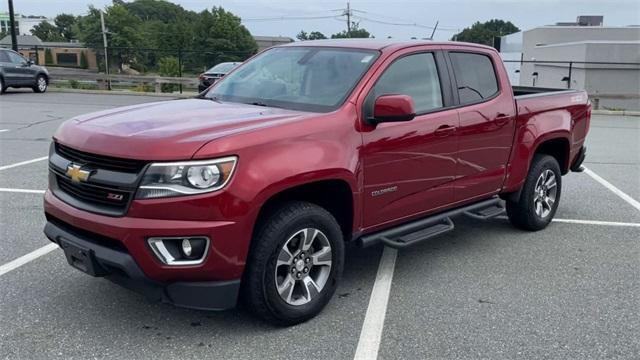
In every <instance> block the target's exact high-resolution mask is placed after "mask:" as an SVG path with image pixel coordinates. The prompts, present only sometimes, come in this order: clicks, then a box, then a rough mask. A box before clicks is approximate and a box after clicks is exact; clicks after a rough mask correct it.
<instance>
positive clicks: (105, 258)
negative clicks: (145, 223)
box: [44, 220, 240, 310]
mask: <svg viewBox="0 0 640 360" xmlns="http://www.w3.org/2000/svg"><path fill="white" fill-rule="evenodd" d="M44 233H45V234H46V236H47V237H48V238H49V239H50V240H51V241H53V242H55V243H57V244H58V245H60V247H61V248H62V250H63V251H64V252H65V256H66V257H67V261H68V262H69V264H70V265H71V266H72V267H74V268H76V269H78V270H80V271H83V272H85V273H87V274H89V275H92V276H96V277H105V278H107V279H109V280H111V281H113V282H114V283H116V284H119V285H121V286H123V287H125V288H128V289H130V290H134V291H136V292H139V293H141V294H143V295H145V296H146V297H147V298H148V299H150V300H152V301H162V302H164V303H170V304H173V305H176V306H180V307H186V308H192V309H201V310H224V309H229V308H233V307H234V306H235V305H236V302H237V298H238V293H239V289H240V280H228V281H199V282H185V281H176V282H158V281H154V280H151V279H150V278H148V277H147V276H146V275H145V274H144V272H143V271H142V270H141V269H140V267H139V266H138V264H137V263H136V261H135V260H134V259H133V257H132V256H131V255H130V254H129V253H128V252H127V251H126V249H125V248H123V247H122V248H121V247H119V246H118V245H117V243H113V244H110V243H105V242H104V240H102V239H99V236H96V237H92V236H90V235H88V234H87V233H84V232H79V231H77V230H75V229H72V228H70V227H68V226H65V225H64V223H60V222H57V221H53V220H50V221H48V222H47V224H46V226H45V228H44Z"/></svg>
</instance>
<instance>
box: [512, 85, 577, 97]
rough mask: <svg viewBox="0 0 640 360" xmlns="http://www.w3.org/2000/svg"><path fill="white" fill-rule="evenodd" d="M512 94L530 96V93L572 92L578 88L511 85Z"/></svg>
mask: <svg viewBox="0 0 640 360" xmlns="http://www.w3.org/2000/svg"><path fill="white" fill-rule="evenodd" d="M511 88H512V89H513V96H515V97H522V96H531V95H552V94H556V93H559V92H574V91H578V90H571V89H555V88H541V87H534V86H512V87H511Z"/></svg>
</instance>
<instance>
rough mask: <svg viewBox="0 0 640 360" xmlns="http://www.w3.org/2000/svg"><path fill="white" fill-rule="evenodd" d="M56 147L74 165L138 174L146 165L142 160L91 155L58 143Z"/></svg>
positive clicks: (57, 151)
mask: <svg viewBox="0 0 640 360" xmlns="http://www.w3.org/2000/svg"><path fill="white" fill-rule="evenodd" d="M55 146H56V153H58V155H60V156H62V157H63V158H65V159H67V160H69V161H72V162H74V163H78V164H82V165H86V166H87V167H91V168H97V169H105V170H111V171H121V172H128V173H137V172H139V171H140V170H142V168H143V167H144V166H145V164H146V162H144V161H141V160H131V159H123V158H116V157H111V156H104V155H96V154H89V153H86V152H83V151H79V150H76V149H72V148H70V147H68V146H64V145H62V144H58V143H56V145H55Z"/></svg>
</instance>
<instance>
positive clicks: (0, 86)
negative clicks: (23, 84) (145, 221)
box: [0, 77, 7, 95]
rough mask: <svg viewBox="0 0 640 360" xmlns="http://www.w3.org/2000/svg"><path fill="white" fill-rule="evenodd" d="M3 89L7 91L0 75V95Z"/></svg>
mask: <svg viewBox="0 0 640 360" xmlns="http://www.w3.org/2000/svg"><path fill="white" fill-rule="evenodd" d="M5 91H7V87H6V85H5V84H4V79H3V78H2V77H0V95H2V94H4V92H5Z"/></svg>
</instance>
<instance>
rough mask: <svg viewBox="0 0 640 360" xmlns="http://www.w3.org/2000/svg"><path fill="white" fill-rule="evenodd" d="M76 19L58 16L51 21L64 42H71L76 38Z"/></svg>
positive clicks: (70, 16)
mask: <svg viewBox="0 0 640 360" xmlns="http://www.w3.org/2000/svg"><path fill="white" fill-rule="evenodd" d="M76 21H77V18H76V17H75V16H73V15H71V14H60V15H58V16H56V17H55V18H54V19H53V22H54V24H56V27H57V28H58V33H59V34H60V35H62V37H63V38H64V39H65V40H66V41H71V40H73V39H75V38H76V33H75V31H74V28H75V25H76Z"/></svg>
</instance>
